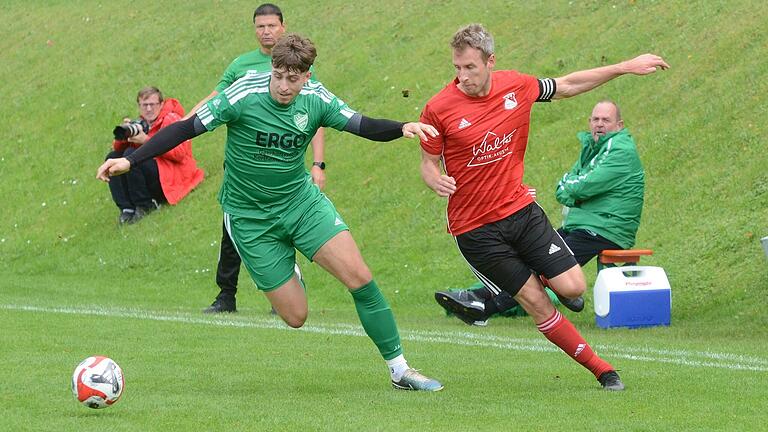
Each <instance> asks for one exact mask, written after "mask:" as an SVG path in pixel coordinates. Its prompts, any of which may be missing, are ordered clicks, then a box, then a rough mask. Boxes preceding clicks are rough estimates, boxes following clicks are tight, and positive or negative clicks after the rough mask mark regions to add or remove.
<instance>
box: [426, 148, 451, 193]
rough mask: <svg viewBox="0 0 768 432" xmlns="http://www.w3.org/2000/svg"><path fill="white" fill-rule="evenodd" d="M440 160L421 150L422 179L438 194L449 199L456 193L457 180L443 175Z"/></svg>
mask: <svg viewBox="0 0 768 432" xmlns="http://www.w3.org/2000/svg"><path fill="white" fill-rule="evenodd" d="M440 158H441V157H440V155H433V154H430V153H427V152H426V151H424V149H421V178H422V179H423V180H424V183H426V184H427V186H429V188H430V189H432V190H433V191H435V193H436V194H438V195H439V196H441V197H447V196H450V195H452V194H453V193H454V192H456V180H455V179H454V178H453V177H450V176H447V175H445V174H443V173H442V171H441V169H440Z"/></svg>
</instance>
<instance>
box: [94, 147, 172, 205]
mask: <svg viewBox="0 0 768 432" xmlns="http://www.w3.org/2000/svg"><path fill="white" fill-rule="evenodd" d="M134 150H135V149H134V148H132V147H129V148H127V149H125V150H124V151H122V152H119V151H112V152H110V153H109V154H108V155H107V159H110V158H111V159H114V158H121V157H126V156H128V155H129V154H131V153H133V151H134ZM107 184H108V185H109V192H110V193H111V194H112V200H113V201H114V202H115V204H116V205H117V207H118V208H119V209H120V210H125V209H136V208H139V207H140V208H144V209H151V208H154V203H153V202H152V200H153V199H154V200H155V201H157V202H158V203H163V202H166V199H165V195H163V188H162V186H160V172H159V171H158V169H157V161H156V160H155V159H154V158H152V159H148V160H146V161H144V162H142V163H140V164H139V165H137V166H135V167H133V168H132V169H131V170H130V171H128V172H127V173H125V174H123V175H120V176H116V177H112V178H111V179H110V181H109V183H107Z"/></svg>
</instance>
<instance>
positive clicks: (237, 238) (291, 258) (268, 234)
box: [224, 188, 349, 291]
mask: <svg viewBox="0 0 768 432" xmlns="http://www.w3.org/2000/svg"><path fill="white" fill-rule="evenodd" d="M224 224H225V225H226V227H227V231H228V232H229V236H230V237H231V238H232V242H233V243H234V245H235V248H236V249H237V253H238V254H240V258H241V259H242V260H243V263H244V264H245V268H246V269H248V273H250V274H251V278H252V279H253V281H254V282H255V283H256V286H257V287H258V288H259V289H260V290H261V291H272V290H274V289H276V288H279V287H281V286H282V285H283V284H285V283H286V282H288V280H289V279H290V278H291V277H293V273H294V271H293V268H294V263H295V262H296V250H298V251H299V252H301V254H302V255H304V256H305V257H307V258H308V259H309V260H310V261H311V260H312V257H314V256H315V253H317V251H318V250H319V249H320V247H322V246H323V245H324V244H325V242H327V241H328V240H330V239H331V238H333V237H334V236H335V235H336V234H338V233H340V232H342V231H346V230H349V227H347V224H345V223H344V221H343V220H342V219H341V216H339V213H338V212H337V211H336V208H335V207H334V206H333V203H331V201H330V200H329V199H328V198H327V197H326V196H325V194H323V193H321V192H319V191H318V190H317V188H312V193H310V194H307V195H303V196H302V197H300V198H299V199H297V200H295V201H294V203H292V204H291V207H290V209H288V210H287V211H285V212H280V213H275V214H271V215H269V217H268V218H252V217H243V216H235V215H231V214H227V213H224Z"/></svg>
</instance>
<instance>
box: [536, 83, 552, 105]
mask: <svg viewBox="0 0 768 432" xmlns="http://www.w3.org/2000/svg"><path fill="white" fill-rule="evenodd" d="M538 81H539V97H538V98H537V99H536V102H549V101H551V100H552V97H554V96H555V91H556V90H557V86H556V85H555V80H554V79H552V78H540V79H539V80H538Z"/></svg>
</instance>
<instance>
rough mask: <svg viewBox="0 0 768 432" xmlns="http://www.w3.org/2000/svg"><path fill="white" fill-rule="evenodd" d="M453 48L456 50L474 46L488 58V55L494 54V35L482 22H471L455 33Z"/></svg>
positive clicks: (484, 57)
mask: <svg viewBox="0 0 768 432" xmlns="http://www.w3.org/2000/svg"><path fill="white" fill-rule="evenodd" d="M451 48H453V49H455V50H463V49H465V48H474V49H476V50H479V51H480V53H481V54H482V56H483V60H488V57H490V56H491V55H492V54H493V36H491V34H490V33H489V32H488V30H486V29H485V28H484V27H483V25H482V24H469V25H467V26H464V27H462V28H460V29H459V30H457V31H456V33H454V35H453V39H452V40H451Z"/></svg>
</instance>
